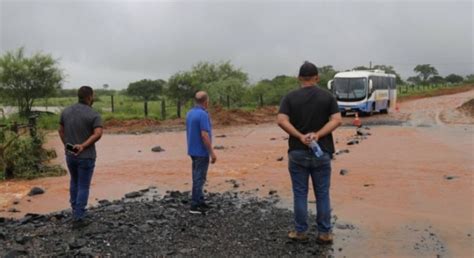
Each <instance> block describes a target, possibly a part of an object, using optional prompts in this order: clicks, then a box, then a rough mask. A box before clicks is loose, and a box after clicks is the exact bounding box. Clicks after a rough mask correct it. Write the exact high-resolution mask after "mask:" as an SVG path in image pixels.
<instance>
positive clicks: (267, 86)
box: [251, 79, 272, 107]
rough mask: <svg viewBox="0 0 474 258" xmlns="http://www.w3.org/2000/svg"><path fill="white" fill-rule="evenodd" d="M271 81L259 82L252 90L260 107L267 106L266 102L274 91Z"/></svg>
mask: <svg viewBox="0 0 474 258" xmlns="http://www.w3.org/2000/svg"><path fill="white" fill-rule="evenodd" d="M271 83H272V82H271V81H270V80H266V79H265V80H261V81H259V82H258V83H257V84H256V85H255V86H253V87H252V89H251V91H252V92H251V94H252V95H253V96H255V97H257V99H258V103H259V106H261V107H263V106H264V105H265V100H266V96H265V94H267V93H268V92H270V91H271V90H272V85H271Z"/></svg>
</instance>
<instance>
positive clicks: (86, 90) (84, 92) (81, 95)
mask: <svg viewBox="0 0 474 258" xmlns="http://www.w3.org/2000/svg"><path fill="white" fill-rule="evenodd" d="M92 95H94V90H93V89H92V87H90V86H82V87H80V88H79V90H78V91H77V97H78V99H79V102H81V103H85V102H86V99H87V98H88V97H92Z"/></svg>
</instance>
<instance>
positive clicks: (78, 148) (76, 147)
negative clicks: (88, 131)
mask: <svg viewBox="0 0 474 258" xmlns="http://www.w3.org/2000/svg"><path fill="white" fill-rule="evenodd" d="M84 149H85V148H84V145H82V144H76V145H74V150H76V151H75V152H74V155H75V156H79V154H81V152H83V151H84Z"/></svg>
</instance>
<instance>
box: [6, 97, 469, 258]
mask: <svg viewBox="0 0 474 258" xmlns="http://www.w3.org/2000/svg"><path fill="white" fill-rule="evenodd" d="M473 97H474V91H470V92H466V93H461V94H456V95H449V96H442V97H436V98H429V99H421V100H416V101H410V102H405V103H403V104H402V105H401V110H400V112H399V113H392V114H390V115H389V117H390V119H393V118H396V119H402V118H406V119H407V120H406V121H408V123H407V124H406V125H405V126H383V125H382V126H376V127H371V130H370V132H371V133H372V135H371V136H369V137H368V139H366V140H363V141H362V142H361V143H360V144H357V145H351V146H347V145H346V139H348V138H349V137H350V136H352V135H353V134H354V133H355V129H354V128H352V127H347V126H346V127H342V128H340V129H338V130H337V131H336V132H335V139H336V141H337V144H336V146H337V149H348V150H349V151H350V152H349V153H344V154H341V155H338V156H336V160H335V161H333V174H332V182H331V185H332V190H331V191H332V192H331V194H332V196H331V197H332V206H333V212H334V214H336V215H337V217H338V222H340V223H349V224H351V225H354V226H355V227H357V228H358V230H357V233H355V232H353V231H351V230H345V229H338V228H336V229H335V233H336V241H335V245H334V248H335V249H336V250H337V249H339V248H342V251H341V252H339V253H338V255H341V256H344V255H346V256H350V257H354V256H356V257H360V256H372V257H373V256H395V257H406V256H423V257H424V256H427V257H433V256H436V255H441V256H448V257H472V255H473V253H474V249H473V245H472V243H473V239H472V235H473V234H474V223H473V217H472V215H473V211H474V210H473V185H472V172H473V171H474V160H473V150H474V148H473V147H474V142H473V135H474V134H473V132H474V126H473V124H472V123H471V122H470V120H469V119H471V118H466V117H464V118H463V117H460V116H458V115H459V114H456V115H455V116H454V115H452V116H450V115H449V114H451V112H454V111H453V110H454V109H455V108H456V107H458V106H460V105H461V104H462V103H464V102H465V101H467V100H469V99H470V98H473ZM442 114H445V117H443V116H442ZM453 114H454V113H453ZM376 117H377V116H376ZM378 117H379V119H386V117H383V116H378ZM347 119H351V118H346V120H347ZM365 119H366V120H367V122H370V121H371V120H376V119H377V118H362V121H363V122H364V120H365ZM447 122H448V124H447ZM407 125H408V126H407ZM424 125H425V126H424ZM222 134H225V135H226V136H227V137H225V138H215V142H214V143H215V145H223V146H224V147H225V149H224V150H218V151H217V155H218V161H217V164H215V165H212V166H211V167H210V171H209V175H208V179H209V180H208V184H207V190H208V191H213V192H215V191H217V192H221V191H226V190H234V191H241V190H253V191H254V192H255V194H256V195H260V196H267V195H268V193H269V192H270V191H271V190H276V191H278V192H277V194H278V195H279V196H280V197H281V199H282V201H281V203H280V205H281V206H283V207H289V208H290V207H291V206H292V194H291V184H290V180H289V175H288V171H287V156H286V149H287V142H286V140H284V138H285V137H286V135H285V133H284V132H282V131H281V129H279V128H278V127H277V126H276V125H274V124H264V125H252V126H239V127H229V128H223V129H218V130H216V132H215V135H222ZM272 138H274V139H272ZM48 139H49V141H48V145H49V146H50V147H53V148H55V149H57V151H58V153H61V143H60V140H59V138H58V137H57V135H56V134H55V133H53V134H51V135H49V137H48ZM156 145H160V146H161V147H163V148H164V149H165V150H166V151H165V152H161V153H154V152H151V148H152V147H154V146H156ZM97 147H98V153H99V157H98V160H97V165H96V171H95V175H94V179H93V185H92V191H91V197H90V200H91V204H92V205H94V204H96V201H97V200H98V199H109V200H111V199H119V198H121V197H123V195H124V194H125V193H127V192H130V191H135V190H139V189H142V188H146V187H148V186H151V185H153V186H157V189H158V191H159V192H161V193H164V192H165V191H166V190H190V187H191V175H190V166H191V161H190V159H189V158H188V157H187V156H186V149H185V136H184V132H166V133H150V134H142V135H110V134H106V135H104V137H103V139H102V140H101V141H100V142H99V143H98V146H97ZM60 156H61V155H60ZM280 157H284V159H283V161H277V159H278V158H280ZM55 162H57V163H60V164H63V165H64V160H63V159H62V158H59V159H57V160H55ZM343 168H344V169H347V170H348V171H349V172H348V174H347V175H345V176H341V175H339V171H340V170H341V169H343ZM446 176H451V177H453V179H451V180H447V179H446ZM68 180H69V177H68V176H63V177H56V178H42V179H35V180H31V181H8V182H2V183H0V210H2V212H0V216H7V217H17V218H18V217H21V216H23V215H24V214H25V213H28V212H34V213H48V212H51V211H57V210H61V209H67V208H68ZM229 180H235V181H236V182H237V183H238V184H239V187H238V188H234V184H233V183H231V182H229ZM32 186H41V187H43V188H44V189H45V190H46V193H45V194H43V195H39V196H34V197H28V196H26V194H27V193H28V191H29V189H30V188H31V187H32ZM257 189H258V190H257ZM310 192H311V191H310ZM15 199H18V200H20V204H18V205H15V207H16V208H17V209H19V210H20V211H21V212H20V213H7V212H6V210H7V209H9V208H11V207H13V205H12V202H13V200H15ZM309 200H310V202H311V204H310V206H309V207H311V211H312V212H313V213H314V209H315V208H314V203H313V202H314V197H313V196H312V195H311V194H310V196H309ZM354 234H357V235H354ZM469 235H471V236H469Z"/></svg>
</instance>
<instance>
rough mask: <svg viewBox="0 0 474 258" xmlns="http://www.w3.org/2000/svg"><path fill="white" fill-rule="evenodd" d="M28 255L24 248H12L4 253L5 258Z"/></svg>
mask: <svg viewBox="0 0 474 258" xmlns="http://www.w3.org/2000/svg"><path fill="white" fill-rule="evenodd" d="M25 255H28V251H26V250H25V249H24V248H20V247H18V248H15V249H13V250H10V251H8V252H7V254H5V258H13V257H21V256H25Z"/></svg>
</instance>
